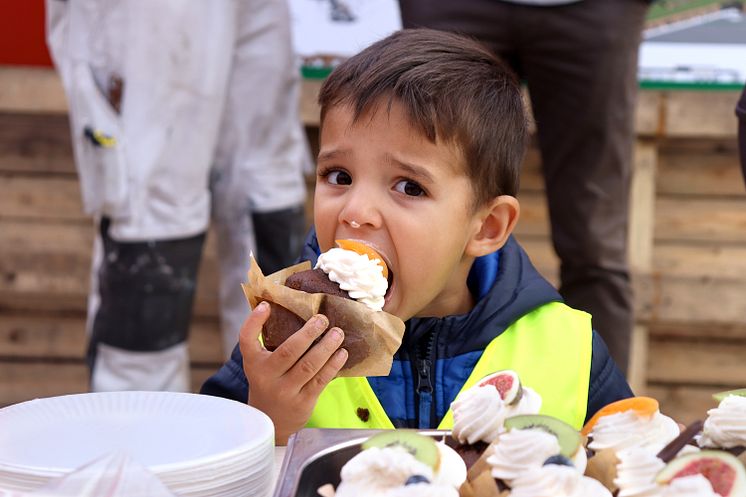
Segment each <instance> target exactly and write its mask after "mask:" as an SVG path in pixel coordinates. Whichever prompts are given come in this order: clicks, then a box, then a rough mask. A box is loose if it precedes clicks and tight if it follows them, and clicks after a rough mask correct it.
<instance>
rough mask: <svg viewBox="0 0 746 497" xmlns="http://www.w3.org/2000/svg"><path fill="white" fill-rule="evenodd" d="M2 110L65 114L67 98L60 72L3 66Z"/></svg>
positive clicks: (0, 84)
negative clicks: (58, 73) (59, 75)
mask: <svg viewBox="0 0 746 497" xmlns="http://www.w3.org/2000/svg"><path fill="white" fill-rule="evenodd" d="M0 111H3V112H27V113H28V112H30V113H35V112H39V113H53V114H57V113H66V112H67V99H66V97H65V92H64V90H63V88H62V83H61V82H60V79H59V77H58V76H57V73H56V72H55V71H54V69H51V68H46V67H21V66H7V65H0Z"/></svg>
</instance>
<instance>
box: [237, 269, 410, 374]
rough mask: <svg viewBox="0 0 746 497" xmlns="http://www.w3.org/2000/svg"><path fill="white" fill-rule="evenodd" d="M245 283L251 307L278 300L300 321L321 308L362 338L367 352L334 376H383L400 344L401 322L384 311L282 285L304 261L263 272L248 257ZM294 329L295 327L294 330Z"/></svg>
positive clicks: (348, 330)
mask: <svg viewBox="0 0 746 497" xmlns="http://www.w3.org/2000/svg"><path fill="white" fill-rule="evenodd" d="M250 262H251V265H250V266H249V273H248V283H245V284H243V285H242V287H243V291H244V294H245V295H246V299H247V300H248V302H249V305H250V306H251V308H252V309H253V308H254V307H256V306H257V304H259V303H260V302H262V301H265V300H266V301H270V302H274V303H276V304H280V305H281V306H283V307H285V308H286V309H288V310H289V311H292V312H294V313H295V314H297V315H298V316H299V317H300V318H301V319H303V320H304V321H308V319H310V318H311V317H312V316H313V315H315V314H318V313H320V311H323V310H325V309H331V310H333V312H334V315H335V316H337V317H338V318H339V319H337V325H338V326H339V327H340V328H341V329H342V331H344V332H345V334H346V335H348V334H349V335H350V336H353V335H354V336H355V337H356V338H358V339H360V340H361V341H363V342H365V345H366V346H367V351H368V353H367V355H366V357H365V358H363V359H362V360H361V361H360V362H358V363H357V364H354V365H351V366H350V367H343V368H342V370H341V371H340V372H339V373H338V375H337V376H386V375H388V374H389V372H390V371H391V364H392V362H393V357H394V353H395V352H396V351H397V350H399V347H400V346H401V340H402V336H403V335H404V322H403V321H402V320H401V319H399V318H398V317H396V316H394V315H392V314H389V313H387V312H384V311H373V310H371V309H370V308H369V307H368V306H366V305H365V304H362V303H360V302H357V301H355V300H351V299H346V298H342V297H336V296H333V295H327V294H324V293H306V292H301V291H298V290H294V289H292V288H288V287H286V286H285V285H284V283H285V280H286V279H287V278H288V277H289V276H290V275H291V274H294V273H297V272H299V271H305V270H308V269H311V265H310V263H308V262H303V263H301V264H296V265H295V266H291V267H288V268H285V269H282V270H280V271H277V272H276V273H272V274H270V275H268V276H264V274H263V273H262V271H261V269H260V268H259V265H258V264H257V262H256V260H255V259H254V257H253V256H252V257H251V261H250ZM296 331H297V330H296Z"/></svg>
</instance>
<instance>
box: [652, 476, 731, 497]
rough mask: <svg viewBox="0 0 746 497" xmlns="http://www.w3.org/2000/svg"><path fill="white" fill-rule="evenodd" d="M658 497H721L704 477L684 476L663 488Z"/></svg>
mask: <svg viewBox="0 0 746 497" xmlns="http://www.w3.org/2000/svg"><path fill="white" fill-rule="evenodd" d="M656 497H719V495H718V494H716V493H715V491H714V490H713V489H712V485H710V482H709V480H708V479H707V478H705V477H704V476H702V475H690V476H682V477H680V478H675V479H673V480H671V483H669V484H668V485H665V486H663V487H662V490H661V492H660V494H656Z"/></svg>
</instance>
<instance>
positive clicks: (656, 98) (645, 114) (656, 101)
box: [635, 90, 661, 136]
mask: <svg viewBox="0 0 746 497" xmlns="http://www.w3.org/2000/svg"><path fill="white" fill-rule="evenodd" d="M660 105H661V93H660V92H659V91H651V90H640V91H639V92H638V93H637V104H636V106H635V130H636V132H637V134H638V135H642V136H654V135H657V134H659V130H660V127H661V122H660V120H661V109H660Z"/></svg>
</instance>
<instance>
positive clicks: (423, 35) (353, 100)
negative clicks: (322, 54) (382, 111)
mask: <svg viewBox="0 0 746 497" xmlns="http://www.w3.org/2000/svg"><path fill="white" fill-rule="evenodd" d="M394 101H395V102H397V103H398V104H400V105H402V106H403V107H404V109H405V112H406V113H407V114H408V115H409V119H410V122H411V124H412V126H413V127H414V128H415V129H418V130H419V131H420V132H422V134H423V135H424V136H425V137H427V139H428V140H430V141H431V142H433V143H436V142H443V143H447V144H450V145H455V146H456V147H457V148H458V149H459V150H460V151H461V153H462V154H463V156H464V159H465V162H466V174H467V175H468V176H469V178H470V179H471V183H472V186H473V189H474V194H475V198H474V202H473V205H474V206H475V207H476V206H480V205H482V204H483V203H484V202H486V201H489V200H490V199H492V198H493V197H496V196H498V195H514V196H515V195H516V193H517V191H518V178H519V172H520V165H521V161H522V160H523V155H524V152H525V148H526V140H527V125H526V114H525V109H524V105H523V100H522V96H521V89H520V85H519V83H518V80H517V78H516V77H515V75H514V74H513V73H512V72H511V71H510V70H509V69H508V68H507V67H506V66H505V65H504V64H503V63H502V62H500V61H499V60H498V59H497V57H495V56H494V55H493V54H492V53H491V52H490V51H489V50H488V49H487V48H486V47H484V46H483V45H481V44H479V43H478V42H476V41H473V40H471V39H469V38H465V37H462V36H459V35H455V34H450V33H446V32H442V31H436V30H431V29H405V30H402V31H398V32H396V33H394V34H392V35H390V36H388V37H387V38H384V39H383V40H381V41H378V42H376V43H374V44H373V45H371V46H369V47H368V48H366V49H365V50H363V51H362V52H360V53H358V54H357V55H355V56H353V57H351V58H349V59H347V60H346V61H344V62H343V63H342V64H340V65H339V67H337V68H336V69H334V71H332V73H331V74H330V75H329V77H328V78H327V80H326V81H325V82H324V84H323V86H322V88H321V91H320V93H319V104H320V105H321V125H322V126H323V123H324V117H325V115H326V112H327V111H328V110H329V109H330V108H331V107H334V106H338V105H350V106H351V107H352V109H353V110H354V119H355V120H357V119H358V118H360V116H361V115H363V114H364V113H365V112H367V111H369V110H376V107H378V106H380V105H381V104H387V106H388V107H389V108H390V106H391V104H392V102H394Z"/></svg>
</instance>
